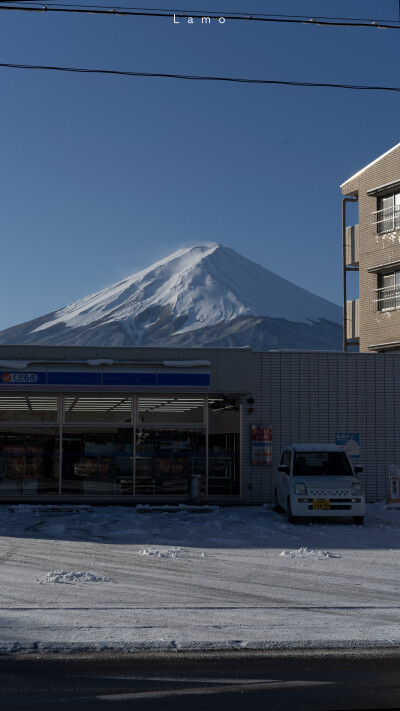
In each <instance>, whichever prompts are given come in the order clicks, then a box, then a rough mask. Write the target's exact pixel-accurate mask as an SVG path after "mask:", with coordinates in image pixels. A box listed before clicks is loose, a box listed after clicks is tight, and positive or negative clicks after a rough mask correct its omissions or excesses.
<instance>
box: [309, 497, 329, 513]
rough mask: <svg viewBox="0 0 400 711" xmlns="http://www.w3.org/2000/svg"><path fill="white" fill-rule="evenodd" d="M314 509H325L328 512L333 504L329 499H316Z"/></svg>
mask: <svg viewBox="0 0 400 711" xmlns="http://www.w3.org/2000/svg"><path fill="white" fill-rule="evenodd" d="M312 507H313V509H320V510H321V509H323V510H325V511H326V510H327V509H330V507H331V502H330V501H329V499H314V500H313V506H312Z"/></svg>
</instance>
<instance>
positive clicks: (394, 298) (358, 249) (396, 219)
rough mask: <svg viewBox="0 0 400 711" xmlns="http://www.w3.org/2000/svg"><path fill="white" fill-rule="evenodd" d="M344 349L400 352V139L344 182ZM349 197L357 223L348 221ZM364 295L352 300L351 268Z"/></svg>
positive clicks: (342, 186)
mask: <svg viewBox="0 0 400 711" xmlns="http://www.w3.org/2000/svg"><path fill="white" fill-rule="evenodd" d="M340 187H341V190H342V193H343V195H344V198H343V212H342V243H343V303H344V324H343V325H344V328H343V345H344V350H345V351H346V350H349V349H350V346H354V345H359V350H360V351H361V352H364V353H368V352H378V353H379V352H392V353H396V352H397V353H400V143H398V144H397V145H396V146H394V147H393V148H391V149H390V150H388V151H387V152H386V153H384V154H383V155H381V156H379V158H376V159H375V160H374V161H373V162H372V163H369V164H368V165H367V166H365V167H364V168H362V169H361V170H359V171H358V172H357V173H355V175H353V176H352V177H351V178H349V179H348V180H346V181H345V182H344V183H343V184H342V185H341V186H340ZM349 202H358V224H355V225H348V224H347V223H348V218H347V215H348V214H349V207H348V206H349ZM352 271H353V272H354V271H356V272H358V278H359V298H358V299H356V300H352V301H350V300H348V299H347V284H348V279H349V273H350V272H352Z"/></svg>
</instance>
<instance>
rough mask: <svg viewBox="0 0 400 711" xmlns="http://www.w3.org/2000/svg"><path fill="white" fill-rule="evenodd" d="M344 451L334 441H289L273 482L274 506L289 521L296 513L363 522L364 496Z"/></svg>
mask: <svg viewBox="0 0 400 711" xmlns="http://www.w3.org/2000/svg"><path fill="white" fill-rule="evenodd" d="M362 469H363V468H362V467H361V466H359V465H357V464H356V465H355V466H354V469H353V466H352V464H351V462H350V459H349V457H348V456H347V453H346V452H345V450H344V449H343V448H342V447H339V445H336V444H319V443H318V444H312V443H311V444H290V445H288V446H287V447H285V448H284V450H283V452H282V456H281V460H280V464H279V467H278V473H277V478H276V485H275V510H276V511H279V512H281V511H286V514H287V519H288V521H289V522H290V523H296V522H297V520H298V518H299V517H311V516H312V517H318V518H326V517H328V516H330V517H335V518H337V517H343V518H351V519H352V520H353V522H354V523H355V524H357V525H359V526H361V525H362V524H363V523H364V516H365V497H364V492H363V489H362V485H361V481H360V480H359V479H358V478H357V476H356V475H357V474H358V473H359V472H361V471H362Z"/></svg>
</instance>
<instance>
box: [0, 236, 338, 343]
mask: <svg viewBox="0 0 400 711" xmlns="http://www.w3.org/2000/svg"><path fill="white" fill-rule="evenodd" d="M341 318H342V313H341V309H340V307H339V306H337V305H336V304H333V303H331V302H330V301H327V300H326V299H322V298H321V297H319V296H316V295H315V294H312V293H310V292H309V291H306V290H305V289H302V288H300V287H299V286H295V285H294V284H292V283H291V282H289V281H287V280H286V279H283V278H282V277H280V276H278V275H276V274H274V273H273V272H270V271H269V270H268V269H265V268H264V267H261V266H260V265H258V264H256V263H255V262H252V261H250V260H249V259H246V258H245V257H242V256H241V255H240V254H238V253H237V252H235V251H234V250H233V249H229V248H227V247H223V246H221V245H219V244H211V245H201V246H198V247H189V248H186V249H180V250H178V251H177V252H175V253H174V254H172V255H170V256H169V257H167V258H165V259H162V260H160V261H159V262H157V263H156V264H153V265H152V266H150V267H148V268H147V269H144V270H142V271H140V272H137V273H136V274H133V275H132V276H130V277H129V278H127V279H124V280H123V281H121V282H118V283H117V284H114V285H112V286H110V287H107V288H106V289H103V290H102V291H99V292H97V293H96V294H91V295H90V296H86V297H85V298H83V299H80V300H79V301H75V302H74V303H72V304H70V305H68V306H66V307H64V308H62V309H59V310H58V311H54V312H52V313H50V314H47V315H45V316H42V317H40V318H37V319H34V320H33V321H28V322H26V323H23V324H21V325H19V326H14V327H12V328H8V329H6V330H4V331H0V343H2V344H10V345H11V344H22V343H36V344H51V345H109V346H110V345H122V346H138V345H143V346H144V345H146V346H147V345H157V346H161V345H169V346H174V345H176V346H245V345H249V346H251V347H253V348H257V349H261V348H265V349H268V348H315V349H318V348H325V349H338V348H340V340H341V326H340V324H341Z"/></svg>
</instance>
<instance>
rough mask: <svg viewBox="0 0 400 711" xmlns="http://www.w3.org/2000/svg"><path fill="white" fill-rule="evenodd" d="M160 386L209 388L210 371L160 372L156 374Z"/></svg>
mask: <svg viewBox="0 0 400 711" xmlns="http://www.w3.org/2000/svg"><path fill="white" fill-rule="evenodd" d="M157 385H158V387H160V388H209V387H210V373H162V372H159V373H158V374H157Z"/></svg>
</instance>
